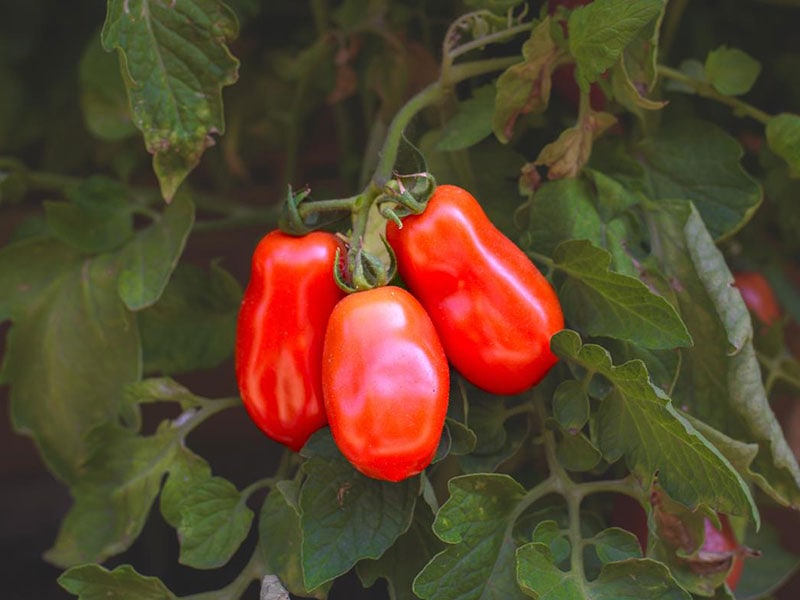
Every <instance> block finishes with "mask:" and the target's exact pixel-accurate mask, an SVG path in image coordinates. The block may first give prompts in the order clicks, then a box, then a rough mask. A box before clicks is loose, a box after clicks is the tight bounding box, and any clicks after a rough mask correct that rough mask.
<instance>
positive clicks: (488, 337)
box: [386, 185, 564, 394]
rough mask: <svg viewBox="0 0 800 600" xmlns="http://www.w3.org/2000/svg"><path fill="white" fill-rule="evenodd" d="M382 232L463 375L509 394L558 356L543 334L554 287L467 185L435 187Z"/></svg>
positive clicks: (557, 315) (553, 322)
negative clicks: (417, 210) (418, 207)
mask: <svg viewBox="0 0 800 600" xmlns="http://www.w3.org/2000/svg"><path fill="white" fill-rule="evenodd" d="M386 235H387V239H388V241H389V243H390V244H391V246H392V248H393V249H394V250H395V252H396V254H397V265H398V270H399V272H400V275H401V276H402V278H403V280H404V281H405V283H406V285H407V286H408V287H409V289H410V290H411V291H412V292H413V294H414V295H415V296H416V297H417V298H418V299H419V301H420V302H421V303H422V305H423V306H424V307H425V310H427V311H428V314H429V315H430V316H431V320H432V321H433V323H434V325H435V326H436V330H437V331H438V332H439V337H440V338H441V340H442V345H443V346H444V349H445V353H446V354H447V357H448V359H450V362H451V363H452V364H453V366H454V367H455V368H456V369H457V370H458V371H459V372H460V373H461V374H462V375H463V376H464V377H465V378H466V379H468V380H469V381H471V382H472V383H473V384H475V385H476V386H478V387H480V388H482V389H484V390H486V391H488V392H491V393H494V394H516V393H519V392H522V391H524V390H526V389H528V388H530V387H531V386H533V385H535V384H536V383H538V382H539V381H540V380H541V379H542V378H543V377H544V376H545V375H546V374H547V372H548V371H549V370H550V368H551V367H552V366H553V365H554V364H555V363H556V362H557V360H558V359H557V358H556V356H555V355H554V354H553V353H552V352H551V351H550V338H551V337H552V336H553V334H555V333H556V332H558V331H560V330H561V329H563V328H564V315H563V313H562V311H561V305H560V304H559V301H558V297H557V296H556V293H555V291H553V288H552V287H551V286H550V283H549V282H548V281H547V279H545V278H544V276H543V275H542V274H541V273H540V272H539V270H538V269H537V268H536V267H535V266H534V264H533V263H532V262H531V261H530V259H529V258H528V257H527V256H526V255H525V253H524V252H522V250H520V249H519V247H517V245H516V244H514V242H512V241H511V240H510V239H508V238H507V237H506V236H505V235H503V234H502V233H501V232H500V231H499V230H498V229H497V228H496V227H495V226H494V225H492V223H491V222H490V221H489V219H488V218H487V216H486V214H485V213H484V212H483V209H482V208H481V206H480V204H478V201H477V200H475V198H474V197H472V195H470V194H469V193H468V192H467V191H465V190H463V189H461V188H459V187H456V186H452V185H441V186H439V187H437V188H436V191H435V192H434V194H433V196H432V197H431V199H430V201H429V203H428V206H427V208H426V209H425V211H424V212H423V213H422V214H421V215H411V216H408V217H406V218H405V219H403V227H402V229H400V228H398V227H397V225H396V224H394V223H392V222H390V223H388V225H387V230H386Z"/></svg>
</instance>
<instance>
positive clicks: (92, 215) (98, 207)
mask: <svg viewBox="0 0 800 600" xmlns="http://www.w3.org/2000/svg"><path fill="white" fill-rule="evenodd" d="M67 196H68V197H69V199H70V200H71V201H70V202H52V201H50V202H45V203H44V209H45V218H46V220H47V226H48V228H49V230H50V232H52V234H53V236H54V237H55V238H57V239H59V240H61V241H62V242H64V243H66V244H69V245H70V246H73V247H74V248H76V249H78V250H81V251H83V252H86V253H89V254H96V253H100V252H108V251H109V250H113V249H114V248H117V247H119V246H120V245H122V244H123V243H125V241H126V240H127V239H128V238H130V237H131V235H133V220H132V217H131V211H130V207H129V206H128V202H127V190H126V189H125V186H123V185H122V184H121V183H119V182H117V181H114V180H112V179H107V178H105V177H99V176H95V177H90V178H88V179H84V180H82V181H81V182H80V183H79V184H78V185H76V186H74V187H72V188H69V189H68V190H67Z"/></svg>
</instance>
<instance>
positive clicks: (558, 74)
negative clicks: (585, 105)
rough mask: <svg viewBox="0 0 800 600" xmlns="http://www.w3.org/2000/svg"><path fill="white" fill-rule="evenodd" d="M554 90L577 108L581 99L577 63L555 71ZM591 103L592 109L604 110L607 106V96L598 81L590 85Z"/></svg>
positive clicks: (563, 66)
mask: <svg viewBox="0 0 800 600" xmlns="http://www.w3.org/2000/svg"><path fill="white" fill-rule="evenodd" d="M552 81H553V90H554V91H555V92H556V94H558V96H559V97H560V98H562V99H563V100H566V101H567V102H568V103H569V104H571V105H572V106H573V107H575V108H577V107H578V105H579V104H580V100H581V91H580V89H579V88H578V82H576V81H575V63H569V64H566V65H562V66H560V67H558V68H557V69H556V70H555V71H553V78H552ZM589 105H590V106H591V107H592V110H596V111H602V110H603V109H604V108H605V107H606V96H605V94H604V93H603V90H602V89H600V86H599V85H598V84H596V83H593V84H591V86H590V87H589Z"/></svg>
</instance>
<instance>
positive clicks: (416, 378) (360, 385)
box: [322, 286, 450, 481]
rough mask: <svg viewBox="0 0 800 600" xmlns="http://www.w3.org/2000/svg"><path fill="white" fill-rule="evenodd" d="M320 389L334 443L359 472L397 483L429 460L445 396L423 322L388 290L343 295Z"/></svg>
mask: <svg viewBox="0 0 800 600" xmlns="http://www.w3.org/2000/svg"><path fill="white" fill-rule="evenodd" d="M323 357H324V358H323V364H322V385H323V395H324V399H325V409H326V412H327V415H328V421H329V424H330V428H331V433H332V434H333V439H334V441H335V442H336V445H337V447H338V448H339V450H340V451H341V453H342V454H343V455H344V456H345V458H347V460H348V461H350V463H351V464H352V465H353V466H354V467H355V468H356V469H358V470H359V471H360V472H361V473H363V474H364V475H367V476H368V477H372V478H374V479H381V480H385V481H401V480H403V479H406V478H408V477H411V476H413V475H416V474H418V473H420V472H421V471H422V470H423V469H425V468H426V467H427V466H428V465H429V464H430V463H431V461H432V460H433V457H434V455H435V454H436V449H437V448H438V446H439V439H440V438H441V435H442V429H443V427H444V420H445V416H446V414H447V404H448V400H449V395H450V371H449V366H448V364H447V357H446V356H445V354H444V349H443V348H442V344H441V342H440V341H439V338H438V336H437V334H436V330H435V329H434V326H433V323H432V322H431V320H430V317H429V316H428V314H427V313H426V312H425V309H424V308H423V307H422V305H421V304H420V303H419V302H418V301H417V299H416V298H414V297H413V296H412V295H411V294H410V293H409V292H407V291H406V290H403V289H401V288H398V287H395V286H386V287H379V288H375V289H371V290H367V291H361V292H356V293H353V294H350V295H349V296H347V297H346V298H344V299H343V300H341V301H340V302H339V303H338V304H337V305H336V307H335V308H334V310H333V313H332V314H331V317H330V321H329V322H328V328H327V332H326V334H325V344H324V350H323Z"/></svg>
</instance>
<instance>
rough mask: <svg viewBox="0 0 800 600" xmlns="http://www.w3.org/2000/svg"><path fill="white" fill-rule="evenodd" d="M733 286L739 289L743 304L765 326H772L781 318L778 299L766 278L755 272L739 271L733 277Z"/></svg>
mask: <svg viewBox="0 0 800 600" xmlns="http://www.w3.org/2000/svg"><path fill="white" fill-rule="evenodd" d="M733 280H734V285H736V287H737V288H739V292H740V293H741V294H742V299H743V300H744V303H745V304H746V305H747V308H749V309H750V310H751V311H752V312H753V313H754V314H755V315H756V316H757V317H758V318H759V319H760V320H761V322H762V323H764V324H765V325H772V324H773V323H774V322H775V321H777V320H778V319H780V318H781V310H780V308H778V299H777V298H776V297H775V292H773V291H772V287H771V286H770V284H769V282H768V281H767V278H766V277H764V276H763V275H762V274H761V273H759V272H757V271H740V272H738V273H734V275H733Z"/></svg>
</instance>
